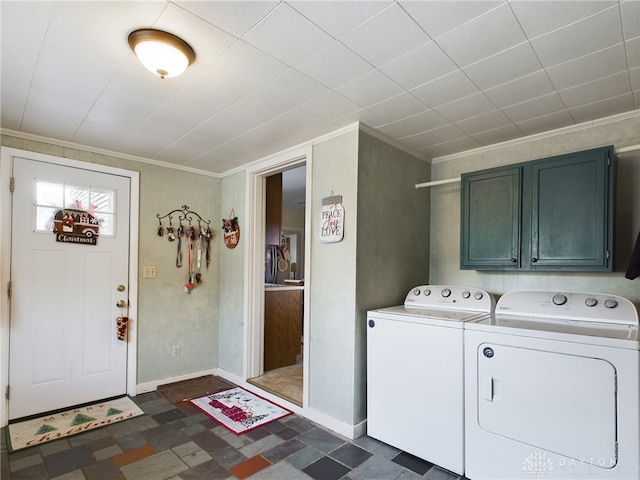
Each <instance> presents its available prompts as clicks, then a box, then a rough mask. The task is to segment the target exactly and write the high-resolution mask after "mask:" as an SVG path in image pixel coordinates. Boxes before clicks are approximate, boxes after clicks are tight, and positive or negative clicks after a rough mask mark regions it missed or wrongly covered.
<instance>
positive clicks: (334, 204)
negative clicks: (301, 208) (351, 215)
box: [320, 192, 344, 243]
mask: <svg viewBox="0 0 640 480" xmlns="http://www.w3.org/2000/svg"><path fill="white" fill-rule="evenodd" d="M343 238H344V207H343V206H342V195H334V194H333V192H331V196H329V197H325V198H323V199H322V210H320V241H321V242H325V243H334V242H340V241H342V239H343Z"/></svg>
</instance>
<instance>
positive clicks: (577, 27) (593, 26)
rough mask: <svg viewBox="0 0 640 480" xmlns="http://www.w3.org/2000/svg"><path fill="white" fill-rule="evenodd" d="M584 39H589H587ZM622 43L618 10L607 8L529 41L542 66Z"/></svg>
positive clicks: (566, 60)
mask: <svg viewBox="0 0 640 480" xmlns="http://www.w3.org/2000/svg"><path fill="white" fill-rule="evenodd" d="M585 38H588V39H589V41H588V42H586V41H585ZM619 43H622V25H621V23H620V12H619V11H618V9H616V8H610V9H608V10H605V11H603V12H601V13H599V14H597V15H593V16H591V17H588V18H586V19H584V20H581V21H579V22H576V23H573V24H571V25H568V26H566V27H564V28H561V29H559V30H555V31H553V32H551V33H548V34H546V35H543V36H541V37H537V38H534V39H532V40H531V45H532V46H533V49H534V50H535V52H536V55H537V56H538V58H539V59H540V61H541V62H542V65H543V67H544V68H549V67H553V66H555V65H559V64H561V63H565V62H568V61H570V60H574V59H577V58H579V57H582V56H584V55H589V54H591V53H593V52H597V51H599V50H604V49H605V48H609V47H612V46H614V45H617V44H619Z"/></svg>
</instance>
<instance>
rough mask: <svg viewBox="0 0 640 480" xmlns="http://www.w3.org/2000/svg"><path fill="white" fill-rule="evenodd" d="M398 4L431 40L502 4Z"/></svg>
mask: <svg viewBox="0 0 640 480" xmlns="http://www.w3.org/2000/svg"><path fill="white" fill-rule="evenodd" d="M398 3H400V5H401V6H402V8H404V9H405V10H406V11H407V12H408V13H409V15H411V16H412V17H413V18H414V19H415V20H416V21H417V22H418V24H419V25H420V26H421V27H422V28H423V29H424V31H425V32H427V34H428V35H429V36H430V37H431V38H438V37H440V36H441V35H444V34H445V33H447V32H450V31H451V30H454V29H455V28H457V27H459V26H460V25H464V24H465V23H467V22H470V21H471V20H473V19H474V18H476V17H479V16H482V15H484V14H485V13H487V12H488V11H490V10H492V9H494V8H496V7H499V6H500V5H501V4H502V3H503V2H502V1H489V0H480V1H477V0H476V1H473V0H469V1H464V2H452V1H451V0H442V1H436V0H430V1H428V2H416V1H413V0H409V1H404V0H401V1H400V2H398Z"/></svg>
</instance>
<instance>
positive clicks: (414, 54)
mask: <svg viewBox="0 0 640 480" xmlns="http://www.w3.org/2000/svg"><path fill="white" fill-rule="evenodd" d="M380 70H381V71H383V72H384V73H385V74H386V75H388V76H389V78H391V79H392V80H394V81H395V82H397V83H398V84H400V85H402V86H403V87H404V88H406V89H407V90H410V89H412V88H414V87H417V86H419V85H422V84H424V83H427V82H430V81H431V80H435V79H436V78H439V77H442V76H443V75H446V74H448V73H451V72H453V71H455V70H458V67H457V66H456V64H455V63H453V62H452V61H451V59H450V58H449V57H447V55H445V53H444V52H443V51H442V49H441V48H440V47H439V46H438V45H437V44H436V43H435V42H429V43H426V44H424V45H421V46H419V47H418V48H415V49H413V50H411V51H410V52H407V53H405V54H404V55H401V56H399V57H397V58H395V59H393V60H391V61H390V62H388V63H385V64H384V65H382V66H381V67H380Z"/></svg>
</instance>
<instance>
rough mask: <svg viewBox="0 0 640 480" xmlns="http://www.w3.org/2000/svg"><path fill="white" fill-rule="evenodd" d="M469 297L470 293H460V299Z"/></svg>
mask: <svg viewBox="0 0 640 480" xmlns="http://www.w3.org/2000/svg"><path fill="white" fill-rule="evenodd" d="M470 296H471V293H469V292H467V291H466V290H465V291H464V292H462V298H469V297H470Z"/></svg>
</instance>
